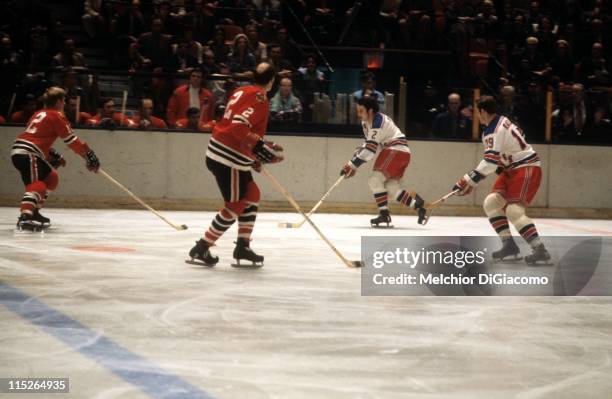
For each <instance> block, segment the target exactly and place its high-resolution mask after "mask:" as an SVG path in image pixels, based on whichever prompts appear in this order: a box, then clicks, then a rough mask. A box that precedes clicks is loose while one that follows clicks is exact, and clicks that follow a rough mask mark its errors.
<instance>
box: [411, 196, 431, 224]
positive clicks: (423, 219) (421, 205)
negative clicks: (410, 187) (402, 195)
mask: <svg viewBox="0 0 612 399" xmlns="http://www.w3.org/2000/svg"><path fill="white" fill-rule="evenodd" d="M411 194H412V198H414V208H415V209H416V211H417V214H418V216H419V218H418V220H417V223H418V224H421V225H423V226H424V225H426V224H427V222H428V221H429V215H430V213H428V212H427V209H425V201H424V200H423V198H421V196H420V195H418V194H417V193H414V192H413V193H411Z"/></svg>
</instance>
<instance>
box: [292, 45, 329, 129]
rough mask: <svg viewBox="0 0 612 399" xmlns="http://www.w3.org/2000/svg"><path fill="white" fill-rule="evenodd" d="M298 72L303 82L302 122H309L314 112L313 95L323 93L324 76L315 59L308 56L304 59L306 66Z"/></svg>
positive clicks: (312, 55) (310, 55)
mask: <svg viewBox="0 0 612 399" xmlns="http://www.w3.org/2000/svg"><path fill="white" fill-rule="evenodd" d="M298 72H299V73H300V77H301V78H302V81H303V86H302V91H301V95H302V99H303V102H304V115H303V120H306V121H311V120H312V113H313V111H314V93H321V92H324V91H325V75H324V74H323V72H322V71H320V70H319V69H318V67H317V57H316V56H315V55H314V54H309V55H308V56H307V57H306V66H305V67H302V68H299V69H298Z"/></svg>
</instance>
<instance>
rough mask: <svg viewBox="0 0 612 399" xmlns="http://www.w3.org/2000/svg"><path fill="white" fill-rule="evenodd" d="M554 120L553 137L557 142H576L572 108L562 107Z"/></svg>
mask: <svg viewBox="0 0 612 399" xmlns="http://www.w3.org/2000/svg"><path fill="white" fill-rule="evenodd" d="M553 115H554V119H553V136H554V137H555V140H556V141H576V140H575V139H576V127H575V125H574V118H573V116H572V108H571V107H570V106H562V107H561V108H560V109H559V110H557V112H556V114H553Z"/></svg>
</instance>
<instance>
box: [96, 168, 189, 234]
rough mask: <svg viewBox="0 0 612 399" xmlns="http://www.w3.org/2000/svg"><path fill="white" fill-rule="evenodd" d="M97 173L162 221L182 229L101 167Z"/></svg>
mask: <svg viewBox="0 0 612 399" xmlns="http://www.w3.org/2000/svg"><path fill="white" fill-rule="evenodd" d="M98 173H101V174H102V176H104V177H106V178H107V179H108V180H109V181H110V182H111V183H113V184H114V185H115V186H117V187H119V188H120V189H121V190H123V191H124V192H125V193H126V194H128V195H129V196H130V197H132V198H133V199H134V200H135V201H136V202H138V203H139V204H140V205H142V206H144V207H145V208H147V209H148V210H149V211H151V212H152V213H153V214H154V215H155V216H157V217H158V218H160V219H161V220H163V221H164V222H166V223H168V224H169V225H170V226H172V227H173V228H175V229H176V230H182V228H181V227H179V226H177V225H175V224H174V223H172V222H170V221H169V220H168V219H166V218H165V217H163V216H162V215H160V214H159V212H157V211H156V210H155V209H153V208H151V207H150V206H149V205H148V204H147V203H145V202H144V201H143V200H141V199H140V198H138V197H137V196H136V195H135V194H134V193H132V192H131V191H130V190H128V189H127V187H125V186H124V185H123V184H121V183H119V182H118V181H117V180H115V179H114V178H113V177H112V176H111V175H109V174H108V173H106V172H105V171H104V170H103V169H102V168H100V169H98Z"/></svg>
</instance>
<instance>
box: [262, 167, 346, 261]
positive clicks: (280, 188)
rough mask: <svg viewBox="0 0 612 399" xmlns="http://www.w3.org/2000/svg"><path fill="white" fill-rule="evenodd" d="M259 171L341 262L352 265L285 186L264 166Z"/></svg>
mask: <svg viewBox="0 0 612 399" xmlns="http://www.w3.org/2000/svg"><path fill="white" fill-rule="evenodd" d="M261 172H262V173H263V174H264V175H265V176H266V177H267V178H268V179H269V180H270V182H272V185H273V186H274V187H275V188H276V190H278V192H280V193H281V194H282V195H283V196H284V197H285V198H286V199H287V201H289V203H290V204H291V205H292V206H293V207H294V208H295V210H296V211H298V212H299V213H300V214H301V215H302V216H303V217H304V220H306V221H307V222H308V224H310V225H311V226H312V228H313V229H314V230H315V231H316V232H317V234H318V235H319V237H321V239H322V240H323V241H325V243H326V244H327V245H328V246H329V247H330V248H331V250H332V251H334V253H335V254H336V255H337V256H338V257H339V258H340V259H341V260H342V262H344V264H345V265H347V266H348V267H353V264H352V263H351V261H349V260H348V259H346V258H345V257H344V255H342V254H341V253H340V251H338V250H337V249H336V247H335V246H334V244H332V243H331V242H330V241H329V240H328V239H327V237H325V235H323V233H321V230H319V228H318V227H317V226H316V225H315V224H314V223H313V222H312V220H310V218H309V217H308V215H306V214H305V213H304V211H303V210H302V208H300V206H299V205H298V203H297V202H295V200H294V199H293V197H291V195H290V194H289V193H288V192H287V190H286V189H285V187H283V186H282V184H280V182H279V181H278V180H276V178H275V177H274V176H273V175H272V174H271V173H270V172H268V170H267V169H265V168H263V167H262V168H261Z"/></svg>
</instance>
